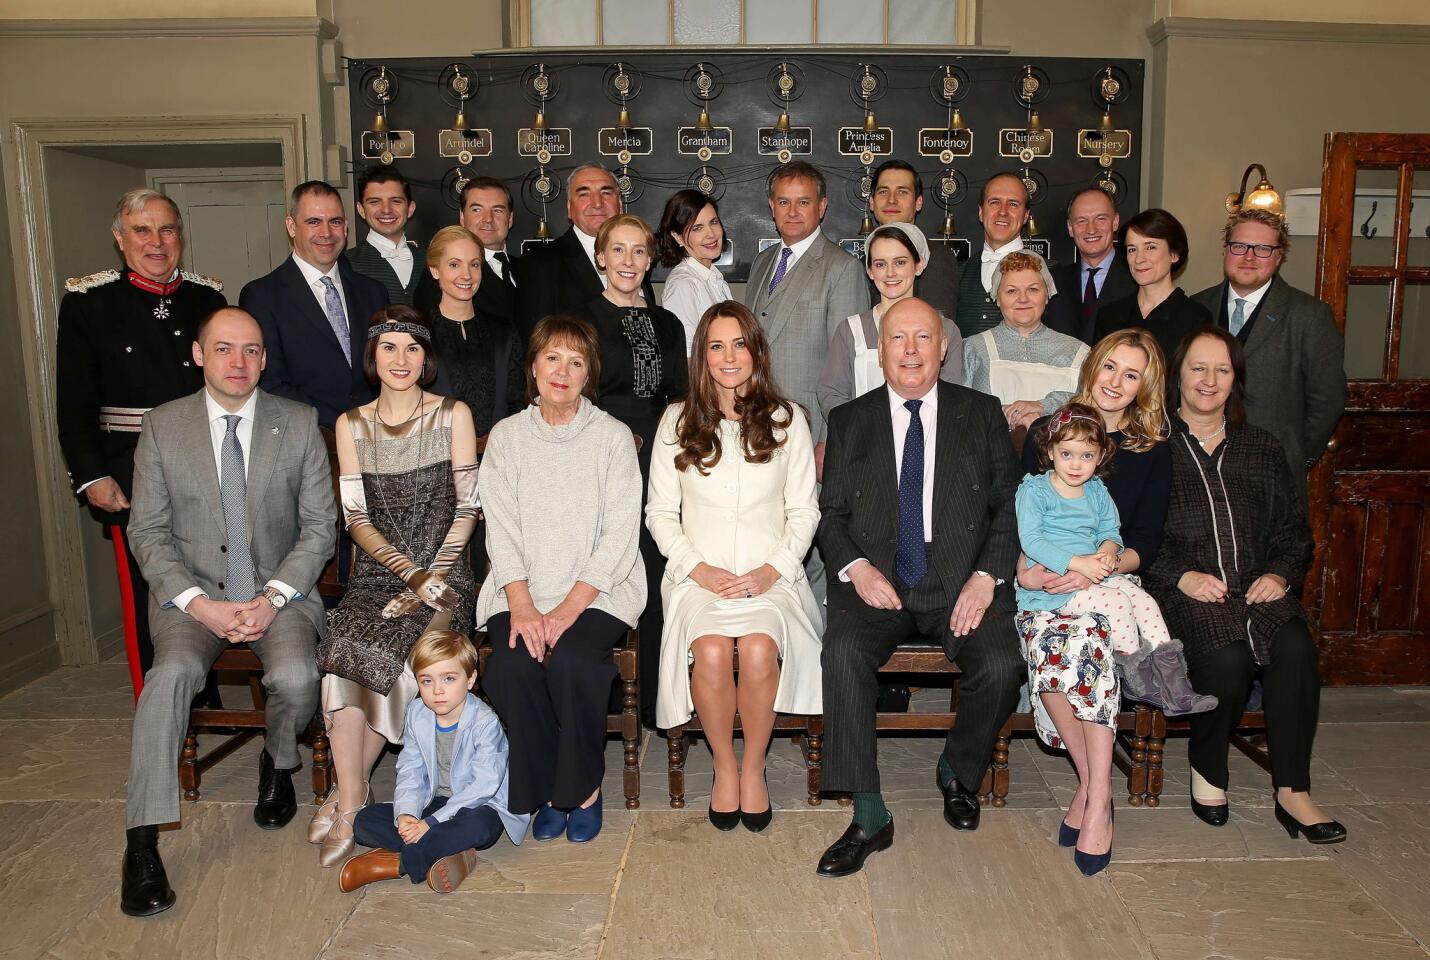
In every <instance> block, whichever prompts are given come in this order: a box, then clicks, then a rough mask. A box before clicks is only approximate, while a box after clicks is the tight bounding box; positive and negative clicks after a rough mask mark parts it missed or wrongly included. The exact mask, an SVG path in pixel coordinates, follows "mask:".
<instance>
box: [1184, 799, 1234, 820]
mask: <svg viewBox="0 0 1430 960" xmlns="http://www.w3.org/2000/svg"><path fill="white" fill-rule="evenodd" d="M1192 813H1195V814H1196V815H1197V819H1198V820H1200V821H1201V822H1202V823H1205V824H1207V825H1208V826H1211V827H1224V826H1226V822H1227V820H1229V819H1231V804H1229V803H1198V802H1197V798H1196V797H1192Z"/></svg>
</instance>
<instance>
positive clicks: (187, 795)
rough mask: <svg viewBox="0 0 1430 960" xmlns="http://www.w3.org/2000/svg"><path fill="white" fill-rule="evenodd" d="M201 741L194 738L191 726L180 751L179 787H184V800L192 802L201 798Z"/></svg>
mask: <svg viewBox="0 0 1430 960" xmlns="http://www.w3.org/2000/svg"><path fill="white" fill-rule="evenodd" d="M198 759H199V739H198V737H196V736H194V728H193V726H192V725H190V727H189V729H188V730H187V731H186V732H185V734H184V747H183V749H182V750H180V751H179V785H180V786H181V787H183V791H184V799H185V800H188V801H190V802H192V801H195V800H197V799H198V798H199V782H200V774H199V764H198Z"/></svg>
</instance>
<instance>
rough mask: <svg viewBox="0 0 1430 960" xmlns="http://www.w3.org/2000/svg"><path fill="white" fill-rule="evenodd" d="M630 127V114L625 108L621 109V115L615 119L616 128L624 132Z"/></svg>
mask: <svg viewBox="0 0 1430 960" xmlns="http://www.w3.org/2000/svg"><path fill="white" fill-rule="evenodd" d="M630 125H631V112H630V111H629V110H627V109H626V108H625V107H621V113H620V115H619V116H618V117H616V126H617V127H618V128H619V129H621V130H624V129H626V128H627V127H629V126H630Z"/></svg>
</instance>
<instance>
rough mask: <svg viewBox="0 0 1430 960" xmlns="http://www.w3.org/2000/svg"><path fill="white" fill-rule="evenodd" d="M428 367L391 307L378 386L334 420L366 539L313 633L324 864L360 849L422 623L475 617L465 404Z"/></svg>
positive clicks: (413, 323)
mask: <svg viewBox="0 0 1430 960" xmlns="http://www.w3.org/2000/svg"><path fill="white" fill-rule="evenodd" d="M434 367H435V364H434V363H433V361H432V338H431V332H430V329H429V328H428V326H427V324H426V321H425V320H423V319H422V317H421V315H420V314H419V313H417V311H415V310H413V309H412V308H410V307H405V306H392V307H385V308H383V309H382V310H380V311H378V312H377V313H376V314H374V316H373V318H372V322H371V324H370V326H369V328H368V340H367V348H366V350H365V352H364V369H365V370H366V372H367V374H368V377H369V379H371V380H375V381H378V382H379V383H380V391H379V394H378V398H377V399H376V400H375V401H373V402H372V403H369V404H366V405H364V406H362V407H358V408H357V409H355V410H350V411H348V412H347V413H346V414H344V415H343V416H342V417H340V418H338V421H337V424H336V434H337V446H338V463H339V467H340V469H341V476H340V477H339V486H340V488H341V499H342V505H343V517H344V521H345V522H346V524H347V529H348V532H349V533H350V534H351V535H352V538H353V542H354V543H356V544H357V545H358V547H359V548H360V549H359V551H358V553H357V557H356V560H355V561H354V563H353V566H352V573H351V576H350V577H349V579H348V583H347V587H346V590H345V592H344V594H343V599H342V601H341V602H340V603H339V604H338V606H337V608H336V609H335V610H334V611H333V612H332V614H331V616H330V618H329V624H328V632H327V636H326V637H325V638H324V640H323V641H322V643H321V644H319V646H318V666H319V667H320V668H321V669H322V670H323V672H324V673H325V674H326V676H325V677H324V678H323V688H322V693H323V715H324V719H325V721H326V723H327V728H328V738H329V742H330V746H331V750H332V758H333V766H334V771H335V774H336V777H337V789H336V790H334V791H333V792H332V793H331V794H330V796H329V799H328V801H327V802H326V803H324V804H323V805H322V806H321V807H320V808H319V809H318V812H317V813H316V814H315V815H314V817H313V821H312V824H311V825H310V827H309V831H308V840H309V842H311V843H316V844H321V847H322V850H321V853H320V857H319V860H320V862H321V864H322V865H323V866H325V867H329V866H333V865H335V864H337V863H340V862H341V861H342V860H343V859H345V858H346V857H347V856H348V855H349V854H350V853H351V852H352V847H353V838H352V818H353V817H354V816H355V815H356V814H357V811H358V810H360V809H361V808H362V807H363V806H364V805H365V804H366V803H367V801H368V783H367V780H368V775H369V773H370V772H371V770H372V767H373V765H374V764H375V763H376V762H377V758H378V756H379V755H380V754H381V753H382V750H383V748H384V747H385V746H386V744H388V743H401V742H402V728H403V720H404V715H405V712H406V708H407V705H408V703H409V702H410V701H411V700H412V698H413V697H415V696H416V695H417V684H416V681H415V680H414V678H413V676H412V671H411V669H410V668H409V667H408V665H407V658H408V654H409V653H410V652H411V650H412V648H413V646H415V645H416V643H417V641H418V639H419V638H420V637H421V636H422V635H423V634H424V633H425V632H427V631H430V630H441V629H452V630H456V631H458V632H460V633H470V631H471V628H472V610H473V603H474V595H475V583H474V578H473V575H472V570H471V567H470V566H469V565H468V563H467V560H466V556H465V552H466V546H467V541H468V539H470V537H471V535H472V531H473V529H474V528H475V526H476V518H477V465H476V462H477V456H476V433H475V430H474V428H473V425H472V414H471V411H470V410H469V409H468V408H467V406H466V405H465V404H463V403H461V402H460V401H458V400H455V399H453V398H451V397H441V396H437V395H435V394H431V393H428V392H427V391H426V390H425V389H424V385H425V384H426V383H430V382H431V379H432V377H433V376H434Z"/></svg>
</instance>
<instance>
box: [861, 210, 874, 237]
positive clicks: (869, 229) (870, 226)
mask: <svg viewBox="0 0 1430 960" xmlns="http://www.w3.org/2000/svg"><path fill="white" fill-rule="evenodd" d="M859 232H860V233H862V234H863V235H864V236H866V237H867V236H868V235H869V234H871V233H873V232H874V218H873V216H871V215H870V213H869V211H868V209H867V208H866V209H865V210H864V219H863V220H860V221H859Z"/></svg>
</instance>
